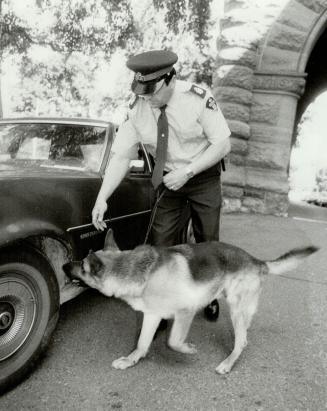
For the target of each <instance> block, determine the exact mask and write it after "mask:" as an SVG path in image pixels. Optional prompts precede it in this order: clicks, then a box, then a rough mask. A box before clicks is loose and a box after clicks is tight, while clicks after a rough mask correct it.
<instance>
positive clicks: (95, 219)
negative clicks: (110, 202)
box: [92, 199, 108, 231]
mask: <svg viewBox="0 0 327 411" xmlns="http://www.w3.org/2000/svg"><path fill="white" fill-rule="evenodd" d="M107 208H108V206H107V202H106V201H104V200H101V199H98V200H97V201H96V203H95V205H94V207H93V210H92V223H93V225H94V227H95V228H96V229H97V230H100V231H103V230H104V229H105V228H106V227H107V224H106V223H105V222H104V221H103V216H104V213H105V212H106V211H107Z"/></svg>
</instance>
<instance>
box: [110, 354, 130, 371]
mask: <svg viewBox="0 0 327 411" xmlns="http://www.w3.org/2000/svg"><path fill="white" fill-rule="evenodd" d="M134 364H135V362H134V361H133V360H132V359H131V358H129V357H120V358H118V359H117V360H115V361H113V362H112V364H111V365H112V366H113V367H114V368H116V370H125V369H126V368H129V367H132V366H133V365H134Z"/></svg>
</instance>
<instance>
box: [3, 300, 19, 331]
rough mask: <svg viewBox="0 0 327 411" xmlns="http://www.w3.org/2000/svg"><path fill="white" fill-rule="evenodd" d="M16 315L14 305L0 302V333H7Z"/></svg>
mask: <svg viewBox="0 0 327 411" xmlns="http://www.w3.org/2000/svg"><path fill="white" fill-rule="evenodd" d="M14 317H15V310H14V307H13V306H12V305H11V304H9V303H6V302H5V303H3V302H1V303H0V335H2V334H3V333H5V332H6V331H7V330H8V329H9V328H10V327H11V325H12V323H13V320H14Z"/></svg>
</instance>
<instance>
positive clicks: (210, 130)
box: [199, 93, 231, 144]
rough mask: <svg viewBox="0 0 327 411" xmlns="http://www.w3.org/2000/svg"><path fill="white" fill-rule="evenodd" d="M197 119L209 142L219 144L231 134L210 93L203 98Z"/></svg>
mask: <svg viewBox="0 0 327 411" xmlns="http://www.w3.org/2000/svg"><path fill="white" fill-rule="evenodd" d="M199 120H200V124H201V125H202V127H203V131H204V133H205V135H206V137H207V139H208V141H209V142H210V143H211V144H220V143H221V142H222V141H224V140H226V139H227V138H228V137H229V136H230V135H231V132H230V129H229V127H228V124H227V121H226V120H225V117H224V115H223V113H222V112H221V110H220V108H219V106H218V104H217V102H216V101H215V99H214V98H213V96H212V95H211V94H210V93H208V94H207V95H206V97H205V99H204V102H203V109H202V112H201V115H200V118H199Z"/></svg>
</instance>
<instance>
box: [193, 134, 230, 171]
mask: <svg viewBox="0 0 327 411" xmlns="http://www.w3.org/2000/svg"><path fill="white" fill-rule="evenodd" d="M230 150H231V144H230V139H229V138H226V139H224V140H223V141H222V142H220V143H219V144H210V145H209V146H208V148H207V149H206V150H205V151H204V152H203V153H202V155H201V156H200V157H199V158H198V159H197V160H195V161H193V162H192V164H191V165H190V166H189V168H190V169H191V170H192V171H193V173H194V174H199V173H201V171H204V170H206V169H207V168H210V167H211V166H214V165H215V164H217V163H218V162H219V161H220V160H221V159H222V158H224V157H225V156H226V155H227V154H228V153H229V152H230Z"/></svg>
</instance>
